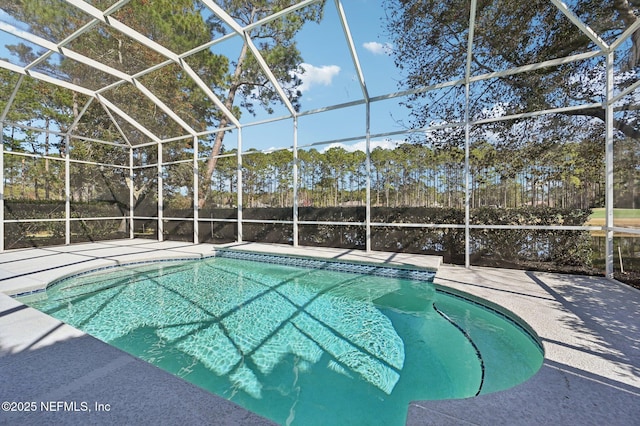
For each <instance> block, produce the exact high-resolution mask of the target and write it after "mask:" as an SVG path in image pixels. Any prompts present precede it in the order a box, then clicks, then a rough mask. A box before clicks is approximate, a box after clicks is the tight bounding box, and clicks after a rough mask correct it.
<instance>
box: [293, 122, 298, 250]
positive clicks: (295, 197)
mask: <svg viewBox="0 0 640 426" xmlns="http://www.w3.org/2000/svg"><path fill="white" fill-rule="evenodd" d="M298 232H299V231H298V117H297V116H296V117H293V246H294V247H298V236H299V233H298Z"/></svg>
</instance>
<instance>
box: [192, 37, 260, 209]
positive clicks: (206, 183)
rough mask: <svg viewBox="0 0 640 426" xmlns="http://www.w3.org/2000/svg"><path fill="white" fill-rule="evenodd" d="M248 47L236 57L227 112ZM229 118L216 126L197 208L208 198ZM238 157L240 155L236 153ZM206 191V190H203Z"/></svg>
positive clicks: (223, 119)
mask: <svg viewBox="0 0 640 426" xmlns="http://www.w3.org/2000/svg"><path fill="white" fill-rule="evenodd" d="M247 51H248V46H247V43H244V44H243V45H242V49H241V51H240V55H239V56H238V62H237V65H236V69H235V71H234V72H233V79H232V83H231V87H230V88H229V93H228V94H227V99H226V100H225V102H224V106H225V107H226V108H227V110H229V111H231V110H232V108H233V102H234V101H235V98H236V94H237V93H238V89H239V88H240V83H239V79H240V75H241V74H242V71H243V69H242V67H243V65H244V62H245V60H246V58H247ZM229 121H230V120H229V117H227V116H223V117H222V118H221V119H220V123H219V124H218V130H220V131H219V132H218V133H216V138H215V140H214V143H213V147H212V148H211V153H210V154H209V160H208V161H207V170H206V171H205V174H204V176H203V178H202V183H201V185H200V186H201V190H200V196H199V200H198V208H202V207H204V205H205V203H206V201H207V198H208V196H209V191H208V188H209V187H210V182H211V176H213V171H214V170H215V168H216V164H217V163H218V157H217V156H218V155H219V154H220V150H221V149H222V142H224V135H225V132H224V130H221V129H224V128H225V127H227V125H229ZM238 155H240V153H238ZM205 189H206V190H205Z"/></svg>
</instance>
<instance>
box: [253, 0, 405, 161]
mask: <svg viewBox="0 0 640 426" xmlns="http://www.w3.org/2000/svg"><path fill="white" fill-rule="evenodd" d="M380 3H381V2H380V1H379V0H349V1H345V2H343V5H344V9H345V14H346V16H347V21H348V25H349V29H350V31H351V34H352V37H353V43H354V46H355V48H356V51H357V54H358V60H359V61H360V65H361V67H362V70H363V74H364V77H365V83H366V85H367V90H368V92H369V95H370V96H377V95H382V94H386V93H391V92H395V91H398V90H399V89H398V81H399V79H400V74H399V73H398V70H397V69H396V67H395V65H394V62H393V58H392V56H391V55H390V53H391V50H392V49H393V45H392V44H391V43H390V42H389V40H387V39H385V38H384V28H383V27H382V22H381V18H382V17H383V16H384V10H383V8H382V7H381V5H380ZM297 42H298V47H299V49H300V51H301V53H302V57H303V60H304V64H303V67H304V69H305V73H304V74H303V75H302V76H301V78H302V80H303V85H302V86H301V91H302V93H303V96H302V99H301V104H302V111H308V110H314V109H317V108H322V107H327V106H330V105H335V104H341V103H347V102H352V101H356V100H359V99H362V97H363V96H362V90H361V88H360V84H359V82H358V78H357V72H356V69H355V67H354V65H353V60H352V58H351V55H350V54H349V50H348V46H347V42H346V39H345V37H344V33H343V30H342V27H341V25H340V21H339V19H338V15H337V11H336V8H335V6H334V3H333V2H331V1H328V2H327V4H326V6H325V14H324V19H323V21H322V22H321V23H320V24H307V26H306V27H305V28H304V29H303V30H302V31H301V32H300V34H299V36H298V37H297ZM391 109H392V110H393V117H394V118H403V117H404V116H405V111H404V110H403V109H402V108H401V107H399V106H398V101H397V100H395V101H386V102H382V103H379V104H377V105H375V104H374V105H373V106H372V123H371V129H372V132H373V133H381V132H388V131H397V130H400V126H399V125H398V124H397V123H395V122H394V119H393V118H392V114H391ZM246 118H247V119H248V117H246ZM243 121H244V120H243ZM269 127H272V128H273V129H274V130H273V131H271V132H269V131H268V128H269ZM278 127H279V126H276V125H272V126H268V127H267V128H265V127H263V128H262V129H261V132H260V134H261V135H262V136H263V137H262V138H261V139H262V141H260V142H256V143H257V145H256V146H255V148H258V149H261V148H271V147H281V146H283V144H282V143H278V142H279V133H278V130H276V128H278ZM281 128H282V130H283V131H285V134H287V135H289V134H291V132H290V131H288V130H287V129H286V127H285V126H284V125H283V126H282V127H281ZM289 128H290V125H289ZM265 130H267V133H266V134H265V133H264V131H265ZM253 133H254V132H253V129H252V128H247V129H246V130H245V133H244V134H243V136H244V139H245V146H248V144H249V143H251V142H249V139H251V140H252V139H253ZM255 133H256V134H257V133H258V130H257V129H256V131H255ZM364 133H365V107H364V105H360V106H356V107H350V108H347V109H341V110H337V111H330V112H325V113H321V114H316V115H313V116H304V117H301V118H300V119H299V127H298V134H299V136H298V143H299V145H306V144H309V143H317V142H324V141H328V140H331V139H340V138H350V137H356V136H360V135H363V134H364ZM376 144H377V143H376ZM385 144H386V145H390V144H389V143H385ZM285 145H286V144H285ZM342 145H343V146H344V144H342ZM349 145H355V146H358V147H363V143H362V142H353V143H349ZM318 149H322V147H318Z"/></svg>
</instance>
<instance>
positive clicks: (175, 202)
mask: <svg viewBox="0 0 640 426" xmlns="http://www.w3.org/2000/svg"><path fill="white" fill-rule="evenodd" d="M639 8H640V4H638V2H632V1H627V0H608V1H597V2H596V1H591V0H569V1H565V2H563V1H560V0H531V1H526V2H524V1H519V0H453V1H441V0H424V1H404V0H344V1H340V0H335V1H334V0H326V1H317V0H305V1H293V0H254V1H252V0H242V1H240V0H234V1H232V0H221V1H214V0H119V1H118V0H95V1H89V0H86V1H83V0H2V2H0V85H1V87H2V90H1V91H0V125H1V126H2V132H1V133H0V137H1V138H2V150H1V151H0V164H1V167H0V173H1V181H2V188H1V196H0V203H1V204H2V208H0V215H2V216H1V217H0V220H1V221H2V226H1V227H0V232H2V235H1V238H0V244H1V247H0V249H1V250H11V249H16V248H21V247H32V246H50V245H59V244H72V243H77V242H84V241H96V240H110V239H121V238H147V239H158V240H180V241H185V242H208V243H226V242H233V241H256V242H270V243H282V244H290V245H293V246H298V245H300V246H330V247H341V248H353V249H361V250H367V251H371V250H384V251H393V252H411V253H424V254H436V255H441V256H443V258H444V261H445V262H449V263H457V264H461V265H466V266H470V265H491V266H499V267H514V268H527V269H528V268H532V269H543V270H556V271H566V272H578V273H595V274H603V275H606V276H609V277H613V276H614V274H615V276H616V277H617V278H622V279H627V280H629V281H633V280H634V279H635V278H634V276H635V275H636V274H637V275H640V273H639V272H640V259H639V256H638V253H639V252H640V247H638V246H637V245H636V241H637V240H638V237H640V210H638V209H637V204H638V203H639V202H640V193H639V192H640V191H638V190H637V189H636V187H637V180H638V166H639V159H640V149H639V147H638V142H639V139H640V122H639V118H640V116H639V114H638V110H639V107H640V102H639V100H640V89H639V86H640V76H639V75H638V70H639V69H640V19H639V18H638V15H639V12H640V9H639Z"/></svg>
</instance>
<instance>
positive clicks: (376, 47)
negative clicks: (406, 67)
mask: <svg viewBox="0 0 640 426" xmlns="http://www.w3.org/2000/svg"><path fill="white" fill-rule="evenodd" d="M362 46H363V47H364V48H365V49H367V50H368V51H369V52H371V53H373V54H374V55H388V54H390V53H391V52H392V51H393V45H392V44H391V43H378V42H377V41H368V42H366V43H363V44H362Z"/></svg>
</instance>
